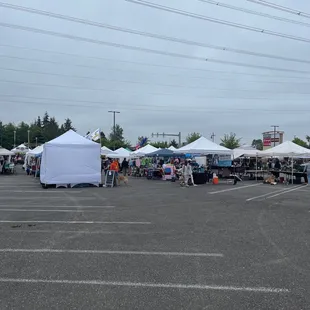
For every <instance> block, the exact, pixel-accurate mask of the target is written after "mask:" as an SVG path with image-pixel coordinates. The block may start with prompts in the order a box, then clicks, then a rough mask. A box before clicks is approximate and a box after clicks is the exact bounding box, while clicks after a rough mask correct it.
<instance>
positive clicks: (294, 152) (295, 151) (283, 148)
mask: <svg viewBox="0 0 310 310" xmlns="http://www.w3.org/2000/svg"><path fill="white" fill-rule="evenodd" d="M273 156H281V157H304V158H309V157H310V149H307V148H305V147H302V146H300V145H298V144H296V143H294V142H291V141H286V142H283V143H281V144H279V145H277V146H275V147H273V148H270V149H268V150H265V151H259V150H256V149H254V148H253V147H250V146H241V147H239V148H236V149H234V150H233V158H234V159H236V158H239V157H273Z"/></svg>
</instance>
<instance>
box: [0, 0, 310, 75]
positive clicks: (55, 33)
mask: <svg viewBox="0 0 310 310" xmlns="http://www.w3.org/2000/svg"><path fill="white" fill-rule="evenodd" d="M125 1H129V0H125ZM0 26H2V27H7V28H11V29H15V30H23V31H29V32H34V33H40V34H44V35H51V36H56V37H60V38H65V39H70V40H76V41H82V42H87V43H94V44H100V45H106V46H110V47H116V48H123V49H128V50H132V51H138V52H145V53H151V54H156V55H161V56H169V57H174V58H183V59H189V60H198V61H207V62H211V63H217V64H225V65H232V66H238V67H248V68H255V69H263V70H273V71H282V72H295V73H302V74H310V72H308V71H300V70H293V69H284V68H275V67H268V66H260V65H251V64H246V63H241V62H235V61H226V60H219V59H214V58H203V57H198V56H189V55H184V54H178V53H172V52H165V51H159V50H154V49H149V48H143V47H138V46H133V45H125V44H120V43H113V42H107V41H100V40H95V39H90V38H85V37H78V36H73V35H69V34H64V33H59V32H54V31H47V30H43V29H38V28H32V27H24V26H19V25H13V24H7V23H0ZM309 41H310V40H309Z"/></svg>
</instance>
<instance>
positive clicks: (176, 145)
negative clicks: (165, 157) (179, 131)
mask: <svg viewBox="0 0 310 310" xmlns="http://www.w3.org/2000/svg"><path fill="white" fill-rule="evenodd" d="M169 146H174V147H175V148H177V147H178V146H179V145H178V143H177V141H176V140H175V139H173V140H172V141H171V142H170V143H169Z"/></svg>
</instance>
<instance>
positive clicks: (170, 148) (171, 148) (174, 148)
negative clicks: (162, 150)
mask: <svg viewBox="0 0 310 310" xmlns="http://www.w3.org/2000/svg"><path fill="white" fill-rule="evenodd" d="M168 150H170V151H176V150H177V148H176V147H174V146H173V145H171V146H169V147H168Z"/></svg>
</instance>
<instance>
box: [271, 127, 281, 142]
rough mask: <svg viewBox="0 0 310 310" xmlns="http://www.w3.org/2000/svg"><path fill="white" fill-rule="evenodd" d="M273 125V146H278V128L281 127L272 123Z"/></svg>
mask: <svg viewBox="0 0 310 310" xmlns="http://www.w3.org/2000/svg"><path fill="white" fill-rule="evenodd" d="M271 127H272V128H273V146H276V131H277V128H279V126H277V125H271Z"/></svg>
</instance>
